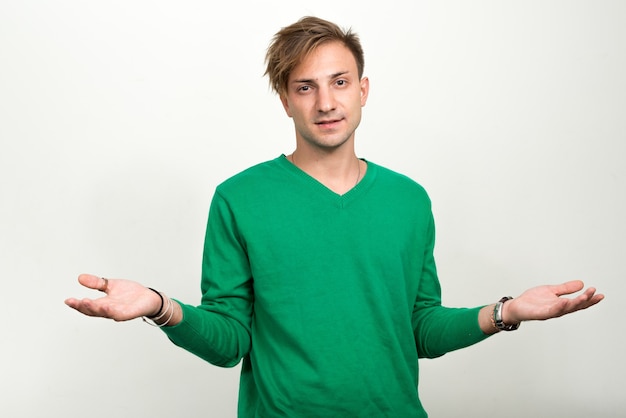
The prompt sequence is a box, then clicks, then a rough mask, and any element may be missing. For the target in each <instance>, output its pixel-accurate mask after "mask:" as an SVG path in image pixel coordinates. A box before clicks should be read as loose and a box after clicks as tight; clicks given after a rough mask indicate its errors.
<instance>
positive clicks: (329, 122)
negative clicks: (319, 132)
mask: <svg viewBox="0 0 626 418" xmlns="http://www.w3.org/2000/svg"><path fill="white" fill-rule="evenodd" d="M342 120H343V119H324V120H318V121H317V122H315V124H316V125H317V126H320V127H322V128H332V127H333V126H335V125H337V124H338V123H339V122H341V121H342Z"/></svg>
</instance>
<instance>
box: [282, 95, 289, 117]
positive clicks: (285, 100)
mask: <svg viewBox="0 0 626 418" xmlns="http://www.w3.org/2000/svg"><path fill="white" fill-rule="evenodd" d="M280 102H281V103H282V104H283V109H285V112H286V113H287V116H289V117H291V111H290V110H289V101H288V100H287V97H285V95H284V94H281V95H280Z"/></svg>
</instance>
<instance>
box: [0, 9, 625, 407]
mask: <svg viewBox="0 0 626 418" xmlns="http://www.w3.org/2000/svg"><path fill="white" fill-rule="evenodd" d="M308 14H313V15H317V16H319V17H323V18H326V19H330V20H333V21H335V22H337V23H338V24H340V25H341V26H344V27H345V26H352V27H353V28H354V29H355V30H356V31H357V32H358V33H360V35H361V38H362V42H363V45H364V48H365V53H366V75H368V76H369V77H370V81H371V94H370V98H369V103H368V105H367V106H366V108H365V109H364V121H363V123H362V125H361V127H360V128H359V131H358V132H357V151H358V154H359V156H361V157H364V158H367V159H369V160H371V161H374V162H376V163H379V164H382V165H385V166H388V167H390V168H392V169H395V170H396V171H400V172H402V173H405V174H407V175H409V176H410V177H412V178H414V179H415V180H417V181H418V182H420V183H421V184H422V185H424V186H425V187H426V189H427V190H428V191H429V193H430V195H431V197H432V199H433V202H434V214H435V218H436V222H437V227H438V241H437V250H436V256H437V259H438V265H439V272H440V277H441V281H442V285H443V291H444V303H445V304H447V305H450V306H475V305H480V304H486V303H491V302H494V301H496V300H497V299H499V298H500V297H501V296H504V295H508V294H510V295H513V296H516V295H518V294H519V293H520V292H521V291H523V290H524V289H526V288H528V287H531V286H535V285H538V284H543V283H558V282H562V281H565V280H570V279H583V280H585V281H586V283H587V284H588V285H593V286H596V287H598V288H599V290H600V291H601V292H603V293H605V294H606V295H607V298H606V300H605V301H604V302H602V303H601V304H600V305H599V306H597V307H596V308H594V309H592V310H589V311H585V312H581V313H578V314H576V315H572V316H570V317H566V318H561V319H557V320H554V321H549V322H543V323H526V324H523V326H522V327H521V329H520V330H519V331H517V332H516V333H511V334H506V335H497V336H495V337H493V338H491V339H489V340H487V341H486V342H483V343H481V344H479V345H476V346H473V347H471V348H468V349H465V350H461V351H459V352H455V353H450V354H448V355H446V356H444V357H442V358H440V359H436V360H424V361H422V362H421V383H420V391H421V395H422V399H423V402H424V404H425V405H426V408H427V409H428V411H429V412H430V414H431V416H432V417H457V416H458V417H460V416H463V417H482V416H507V417H580V418H582V417H585V418H588V417H592V416H593V417H595V418H597V417H618V416H625V415H626V398H625V397H624V395H623V391H624V389H623V388H624V387H625V385H626V377H625V376H626V366H625V364H624V353H625V351H626V344H625V343H624V338H623V331H622V328H623V326H622V322H623V317H624V315H623V312H624V309H623V303H624V302H623V301H624V295H625V293H626V292H625V290H626V289H625V287H626V286H625V284H624V279H625V278H626V274H625V273H626V268H625V267H624V256H625V255H626V242H625V241H626V238H625V237H626V221H625V220H624V214H625V213H626V164H624V158H625V157H626V117H625V116H626V82H625V80H626V77H625V74H626V29H625V27H626V26H625V22H626V3H624V2H622V1H619V0H615V1H591V0H589V1H573V0H571V1H570V0H568V1H565V0H562V1H532V0H531V1H524V2H521V1H502V0H498V1H472V2H464V1H430V2H429V1H416V2H409V1H397V0H387V1H382V2H376V3H375V4H366V3H358V4H357V3H354V4H352V5H344V4H341V3H340V2H337V1H335V0H332V1H327V0H321V1H316V2H302V1H293V0H289V1H286V0H283V1H271V0H268V1H265V2H252V1H249V2H218V3H214V2H206V1H178V2H172V1H154V0H151V1H117V0H116V1H107V2H99V1H92V2H86V1H79V0H65V1H54V2H53V1H48V2H45V1H20V2H18V1H8V0H2V1H1V2H0V141H1V148H0V193H1V194H0V199H1V200H0V280H1V286H0V296H1V297H0V312H1V315H2V318H3V327H2V337H0V338H1V339H2V340H1V343H2V344H1V345H0V350H1V356H0V415H1V416H3V417H48V416H64V417H83V416H89V417H151V418H157V417H168V418H169V417H176V416H185V417H205V416H211V417H233V416H234V415H235V411H236V397H237V384H238V369H237V368H235V369H219V368H217V367H214V366H211V365H209V364H207V363H205V362H203V361H201V360H200V359H197V358H195V357H193V356H192V355H191V354H188V353H186V352H184V351H183V350H181V349H179V348H177V347H175V346H174V345H172V344H171V343H170V342H169V341H168V340H167V338H166V337H165V336H164V335H163V334H162V333H161V332H160V331H159V330H157V329H155V328H151V327H149V326H147V325H146V324H144V323H142V322H141V321H140V320H135V321H131V322H128V323H114V322H113V321H108V320H104V319H93V318H87V317H84V316H82V315H80V314H78V313H76V312H75V311H72V310H71V309H69V308H67V307H66V306H65V305H64V304H63V300H64V299H65V298H67V297H69V296H77V297H82V296H88V295H89V296H91V295H93V293H91V292H87V291H85V290H82V289H81V288H80V287H79V285H78V284H77V282H76V277H77V276H78V274H79V273H82V272H90V273H94V274H99V275H103V276H106V277H125V278H132V279H135V280H138V281H140V282H142V283H144V284H146V285H149V286H152V287H155V288H158V289H161V290H163V291H165V292H166V293H168V294H169V295H170V296H174V297H177V298H179V299H182V300H184V301H186V302H188V303H194V304H195V303H198V302H199V296H200V294H199V277H200V260H201V251H202V241H203V235H204V227H205V223H206V215H207V210H208V205H209V202H210V199H211V196H212V193H213V190H214V187H215V186H216V185H217V184H218V183H219V182H221V181H223V180H224V179H226V178H227V177H229V176H231V175H233V174H235V173H236V172H238V171H240V170H242V169H244V168H246V167H248V166H249V165H251V164H254V163H257V162H260V161H264V160H267V159H271V158H274V157H276V156H278V155H279V154H280V153H289V152H291V151H292V150H293V146H294V142H293V127H292V125H291V121H290V120H289V119H288V118H287V117H286V116H285V114H284V112H283V110H282V108H281V107H280V104H279V101H278V99H277V98H276V97H275V96H274V95H273V94H272V93H271V92H270V91H269V89H268V85H267V80H266V79H264V78H263V77H262V74H263V71H264V66H263V58H264V53H265V48H266V47H267V45H268V43H269V40H270V38H271V36H272V35H273V34H274V33H275V32H276V31H277V30H278V29H280V28H281V27H282V26H285V25H288V24H290V23H292V22H293V21H295V20H296V19H298V18H299V17H301V16H303V15H308Z"/></svg>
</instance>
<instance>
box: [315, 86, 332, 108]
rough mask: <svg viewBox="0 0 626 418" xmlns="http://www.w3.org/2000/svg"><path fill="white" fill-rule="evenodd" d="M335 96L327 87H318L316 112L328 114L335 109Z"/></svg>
mask: <svg viewBox="0 0 626 418" xmlns="http://www.w3.org/2000/svg"><path fill="white" fill-rule="evenodd" d="M335 106H336V104H335V96H334V95H333V92H332V90H331V89H330V88H328V87H324V88H322V87H320V88H319V90H318V95H317V110H318V112H321V113H328V112H330V111H332V110H334V109H335Z"/></svg>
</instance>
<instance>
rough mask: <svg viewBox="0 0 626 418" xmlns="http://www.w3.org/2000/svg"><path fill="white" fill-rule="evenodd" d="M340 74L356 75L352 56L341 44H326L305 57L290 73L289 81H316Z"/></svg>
mask: <svg viewBox="0 0 626 418" xmlns="http://www.w3.org/2000/svg"><path fill="white" fill-rule="evenodd" d="M341 72H349V73H353V74H357V64H356V60H355V59H354V55H352V52H351V51H350V49H348V48H347V47H346V46H345V45H344V44H342V43H341V42H328V43H324V44H322V45H319V46H318V47H316V48H315V49H314V50H313V51H311V52H310V53H309V54H308V55H305V56H304V58H303V59H302V61H300V63H299V64H298V65H296V66H295V67H294V69H293V70H292V71H291V74H290V76H289V79H290V81H291V80H300V79H318V78H324V77H329V76H331V75H332V74H337V73H341Z"/></svg>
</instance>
